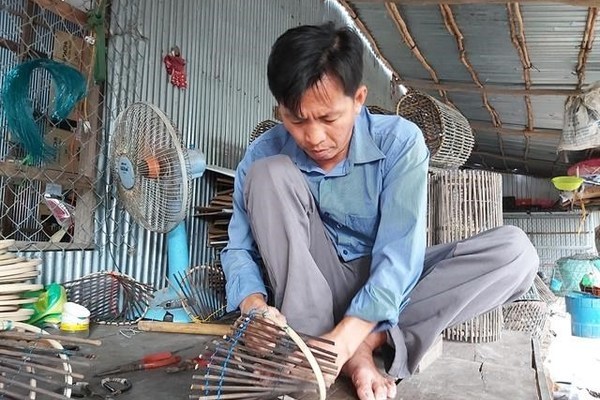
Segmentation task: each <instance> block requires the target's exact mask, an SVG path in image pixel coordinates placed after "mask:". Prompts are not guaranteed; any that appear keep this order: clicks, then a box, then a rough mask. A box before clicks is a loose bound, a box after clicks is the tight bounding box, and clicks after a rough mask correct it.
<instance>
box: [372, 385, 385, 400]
mask: <svg viewBox="0 0 600 400" xmlns="http://www.w3.org/2000/svg"><path fill="white" fill-rule="evenodd" d="M373 394H374V395H375V400H387V398H388V388H387V385H386V384H385V381H383V382H382V381H379V382H374V383H373Z"/></svg>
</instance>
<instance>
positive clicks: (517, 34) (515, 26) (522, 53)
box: [506, 3, 533, 129]
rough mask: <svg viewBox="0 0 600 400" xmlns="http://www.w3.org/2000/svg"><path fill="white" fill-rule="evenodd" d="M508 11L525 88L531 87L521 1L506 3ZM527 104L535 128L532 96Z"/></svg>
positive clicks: (513, 41) (529, 118)
mask: <svg viewBox="0 0 600 400" xmlns="http://www.w3.org/2000/svg"><path fill="white" fill-rule="evenodd" d="M506 9H507V11H508V25H509V27H510V39H511V41H512V43H513V45H514V46H515V48H516V49H517V51H518V53H519V59H520V60H521V65H522V67H523V81H524V82H525V89H530V88H531V72H530V71H531V67H532V64H531V59H530V58H529V52H528V51H527V43H526V41H525V28H524V26H523V17H522V15H521V8H520V6H519V3H508V4H507V5H506ZM524 97H525V105H526V108H527V127H528V128H529V129H533V111H532V107H531V98H530V97H529V95H525V96H524Z"/></svg>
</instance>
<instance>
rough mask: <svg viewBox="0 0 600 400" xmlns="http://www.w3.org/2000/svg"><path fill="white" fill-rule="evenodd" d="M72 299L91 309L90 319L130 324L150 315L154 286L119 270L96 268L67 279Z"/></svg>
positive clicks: (100, 321) (69, 294)
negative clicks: (108, 270)
mask: <svg viewBox="0 0 600 400" xmlns="http://www.w3.org/2000/svg"><path fill="white" fill-rule="evenodd" d="M63 286H64V287H65V290H66V291H67V298H68V299H69V301H72V302H75V303H77V304H80V305H82V306H84V307H85V308H87V309H88V310H90V320H91V321H93V322H96V323H99V324H106V325H130V324H134V323H136V322H138V321H139V320H140V319H142V318H143V317H144V315H146V312H147V311H148V307H149V304H150V299H151V298H152V296H153V293H154V288H152V286H150V285H146V284H143V283H140V282H138V281H136V280H135V279H133V278H131V277H129V276H127V275H124V274H121V273H119V272H114V271H111V272H106V271H103V272H95V273H93V274H90V275H86V276H84V277H82V278H79V279H76V280H73V281H70V282H65V283H64V284H63Z"/></svg>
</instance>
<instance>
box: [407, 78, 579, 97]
mask: <svg viewBox="0 0 600 400" xmlns="http://www.w3.org/2000/svg"><path fill="white" fill-rule="evenodd" d="M400 83H403V84H404V85H406V86H410V87H412V88H415V89H423V90H445V91H446V92H464V93H487V94H503V95H512V96H525V95H528V96H575V95H578V94H580V93H582V90H581V89H560V88H543V87H536V86H534V85H532V86H531V87H530V88H528V89H527V88H524V87H521V86H517V85H514V86H509V85H494V84H489V83H486V85H485V86H482V87H479V86H476V85H474V84H470V83H465V82H454V81H450V82H439V83H435V82H432V81H430V80H425V79H402V78H401V79H400Z"/></svg>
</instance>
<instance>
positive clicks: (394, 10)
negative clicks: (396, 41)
mask: <svg viewBox="0 0 600 400" xmlns="http://www.w3.org/2000/svg"><path fill="white" fill-rule="evenodd" d="M385 8H386V9H387V11H388V13H389V15H390V17H391V18H392V21H394V24H395V25H396V28H398V31H399V32H400V35H401V36H402V40H404V43H405V44H406V46H407V47H408V48H409V49H410V51H411V52H412V53H413V55H414V56H415V58H416V59H417V60H419V62H420V63H421V65H422V66H423V68H425V69H426V70H427V72H429V75H430V76H431V79H432V80H433V81H434V82H435V83H439V82H440V79H439V78H438V76H437V73H436V72H435V70H434V69H433V67H432V66H431V65H430V64H429V62H428V61H427V60H426V59H425V56H424V55H423V54H422V53H421V50H420V49H419V46H417V43H415V41H414V39H413V37H412V35H411V33H410V30H409V29H408V26H407V25H406V22H405V21H404V18H402V15H401V14H400V10H398V7H396V4H394V3H385ZM439 93H440V96H442V98H443V99H444V101H445V102H446V103H450V100H449V99H448V95H447V93H446V91H445V90H441V89H440V90H439Z"/></svg>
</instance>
